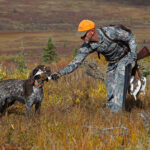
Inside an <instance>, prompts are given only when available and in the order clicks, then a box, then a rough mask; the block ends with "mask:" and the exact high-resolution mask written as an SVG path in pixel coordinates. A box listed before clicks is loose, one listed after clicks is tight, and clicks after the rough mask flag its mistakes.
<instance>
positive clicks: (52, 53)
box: [42, 37, 58, 63]
mask: <svg viewBox="0 0 150 150" xmlns="http://www.w3.org/2000/svg"><path fill="white" fill-rule="evenodd" d="M42 57H43V61H44V62H46V63H52V62H53V61H56V60H57V59H58V53H57V51H56V47H55V45H54V44H53V42H52V38H51V37H50V38H49V39H48V41H47V45H46V47H43V55H42Z"/></svg>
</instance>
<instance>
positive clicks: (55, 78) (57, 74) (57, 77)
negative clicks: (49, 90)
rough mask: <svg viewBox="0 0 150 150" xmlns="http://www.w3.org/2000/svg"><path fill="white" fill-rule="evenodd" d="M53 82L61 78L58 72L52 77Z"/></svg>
mask: <svg viewBox="0 0 150 150" xmlns="http://www.w3.org/2000/svg"><path fill="white" fill-rule="evenodd" d="M51 77H52V80H57V79H59V78H60V77H61V75H60V74H59V73H58V72H55V73H53V74H52V75H51Z"/></svg>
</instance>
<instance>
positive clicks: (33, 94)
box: [0, 65, 51, 116]
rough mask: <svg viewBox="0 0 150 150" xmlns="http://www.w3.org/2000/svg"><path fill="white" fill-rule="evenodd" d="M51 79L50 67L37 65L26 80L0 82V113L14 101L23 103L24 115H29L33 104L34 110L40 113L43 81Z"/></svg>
mask: <svg viewBox="0 0 150 150" xmlns="http://www.w3.org/2000/svg"><path fill="white" fill-rule="evenodd" d="M50 79H51V70H50V67H47V66H44V65H39V66H37V67H36V68H35V69H34V70H33V71H32V73H31V74H30V76H29V78H28V79H26V80H20V79H8V80H3V81H1V82H0V113H1V114H4V113H5V111H6V108H7V107H9V106H11V105H13V104H14V102H15V101H19V102H21V103H23V104H25V108H26V115H27V116H29V113H30V110H31V107H32V106H33V104H35V112H36V113H40V106H41V102H42V100H43V88H42V87H43V85H44V81H48V80H50Z"/></svg>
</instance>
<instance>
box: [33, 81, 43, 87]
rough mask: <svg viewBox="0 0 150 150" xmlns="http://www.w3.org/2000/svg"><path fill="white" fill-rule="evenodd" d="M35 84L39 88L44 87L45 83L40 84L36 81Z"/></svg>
mask: <svg viewBox="0 0 150 150" xmlns="http://www.w3.org/2000/svg"><path fill="white" fill-rule="evenodd" d="M34 85H36V86H37V87H39V88H42V86H43V85H40V84H39V83H38V82H36V81H34Z"/></svg>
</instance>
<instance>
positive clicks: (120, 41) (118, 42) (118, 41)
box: [100, 28, 130, 51]
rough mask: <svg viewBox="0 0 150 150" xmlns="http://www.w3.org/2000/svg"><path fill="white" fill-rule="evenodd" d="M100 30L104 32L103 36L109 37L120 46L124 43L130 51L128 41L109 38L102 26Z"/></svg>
mask: <svg viewBox="0 0 150 150" xmlns="http://www.w3.org/2000/svg"><path fill="white" fill-rule="evenodd" d="M100 30H101V31H102V33H103V34H104V36H105V37H106V38H107V39H109V40H110V41H112V42H114V43H117V44H118V45H121V46H123V45H125V46H126V47H127V48H128V49H129V51H130V47H129V45H128V43H126V42H125V41H122V40H114V39H111V38H110V37H109V36H108V35H107V34H106V32H105V31H104V30H103V28H100Z"/></svg>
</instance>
